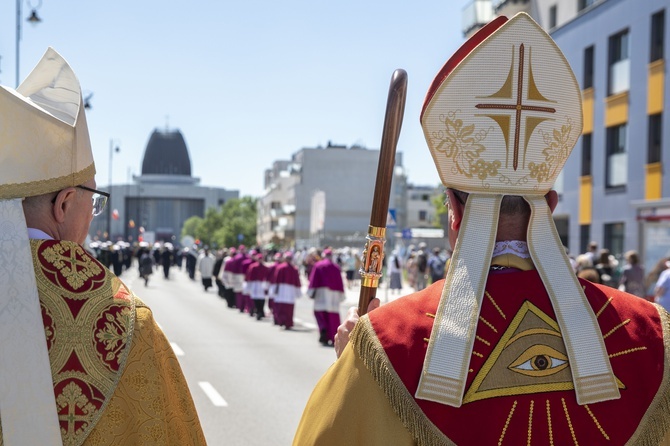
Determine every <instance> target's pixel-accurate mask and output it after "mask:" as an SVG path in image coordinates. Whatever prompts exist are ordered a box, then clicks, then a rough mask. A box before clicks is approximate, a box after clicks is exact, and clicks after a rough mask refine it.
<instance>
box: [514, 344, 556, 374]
mask: <svg viewBox="0 0 670 446" xmlns="http://www.w3.org/2000/svg"><path fill="white" fill-rule="evenodd" d="M566 367H568V358H567V357H566V356H565V355H564V354H563V353H561V352H559V351H556V350H555V349H553V348H551V347H549V346H548V345H544V344H537V345H533V346H532V347H529V348H527V349H526V350H525V351H524V352H523V353H521V354H520V355H519V357H518V358H516V359H515V360H514V362H512V363H511V364H510V365H509V366H508V368H509V369H510V370H511V371H513V372H516V373H521V374H522V375H527V376H536V377H540V376H549V375H553V374H554V373H558V372H560V371H561V370H563V369H565V368H566Z"/></svg>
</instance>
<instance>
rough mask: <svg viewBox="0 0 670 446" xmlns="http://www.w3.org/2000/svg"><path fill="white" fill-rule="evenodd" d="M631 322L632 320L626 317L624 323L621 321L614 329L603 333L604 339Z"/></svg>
mask: <svg viewBox="0 0 670 446" xmlns="http://www.w3.org/2000/svg"><path fill="white" fill-rule="evenodd" d="M629 322H630V319H626V320H625V321H623V322H622V323H620V324H619V325H617V326H616V327H614V328H613V329H611V330H610V331H608V332H607V334H604V335H603V339H607V337H608V336H609V335H611V334H612V333H614V332H615V331H617V330H618V329H620V328H621V327H623V326H624V325H626V324H628V323H629Z"/></svg>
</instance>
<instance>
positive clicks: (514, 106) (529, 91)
mask: <svg viewBox="0 0 670 446" xmlns="http://www.w3.org/2000/svg"><path fill="white" fill-rule="evenodd" d="M514 52H515V51H514V47H512V63H511V65H510V68H509V73H508V74H507V79H506V80H505V83H504V84H503V86H502V87H500V89H499V90H498V91H497V92H495V93H493V94H492V95H489V96H477V98H486V99H493V100H495V99H503V100H504V99H508V100H512V99H514V86H515V84H516V101H515V102H514V103H511V104H510V103H501V102H491V103H484V104H477V105H475V107H476V108H478V109H480V110H482V109H488V110H509V112H510V113H498V114H482V116H486V117H488V118H491V119H493V120H494V121H495V122H496V123H497V124H498V125H499V126H500V130H501V131H502V132H503V134H504V135H505V140H506V143H507V157H506V160H505V167H507V165H508V160H509V134H510V127H511V123H510V120H511V117H512V115H514V116H515V123H514V157H513V162H512V166H513V168H514V170H516V169H517V167H518V165H519V139H520V133H521V112H524V111H526V112H538V113H556V109H555V108H553V107H542V106H539V105H532V103H528V102H524V101H523V92H524V89H525V91H526V98H527V100H529V101H535V102H556V101H550V100H549V99H547V98H545V97H544V96H543V95H542V93H540V91H539V90H538V87H537V84H536V83H535V78H534V77H533V66H532V57H531V54H532V53H531V49H530V48H529V49H528V56H529V57H528V64H527V70H528V75H527V76H524V71H525V65H526V63H525V60H526V57H525V56H526V46H525V44H523V43H522V44H521V45H519V51H518V62H517V69H516V72H517V74H516V83H515V82H514V72H515V69H514V55H515V54H514ZM526 78H527V79H528V81H527V82H526V81H525V79H526ZM536 114H537V113H536ZM536 114H531V115H527V116H526V117H525V118H526V119H525V127H526V135H525V138H524V146H523V148H524V159H525V149H526V148H527V147H528V140H529V139H530V136H531V135H532V133H533V131H534V130H535V128H536V127H537V126H538V124H540V123H541V122H542V121H546V120H548V119H550V118H548V117H541V116H536Z"/></svg>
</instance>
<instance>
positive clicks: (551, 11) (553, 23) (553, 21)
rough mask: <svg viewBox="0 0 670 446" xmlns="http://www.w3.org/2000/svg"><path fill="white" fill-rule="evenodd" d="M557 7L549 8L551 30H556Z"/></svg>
mask: <svg viewBox="0 0 670 446" xmlns="http://www.w3.org/2000/svg"><path fill="white" fill-rule="evenodd" d="M556 8H557V6H556V5H553V6H552V7H551V8H549V29H552V28H556Z"/></svg>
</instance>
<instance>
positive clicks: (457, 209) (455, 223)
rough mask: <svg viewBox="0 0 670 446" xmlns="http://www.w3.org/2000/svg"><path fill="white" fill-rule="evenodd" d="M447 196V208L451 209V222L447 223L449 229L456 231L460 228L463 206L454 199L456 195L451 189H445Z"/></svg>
mask: <svg viewBox="0 0 670 446" xmlns="http://www.w3.org/2000/svg"><path fill="white" fill-rule="evenodd" d="M447 195H449V207H450V208H451V221H450V222H449V229H451V230H454V231H458V230H459V229H460V227H461V221H462V220H463V211H464V210H465V209H464V206H465V205H463V204H461V202H460V201H458V198H456V194H454V191H452V190H451V189H447Z"/></svg>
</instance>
